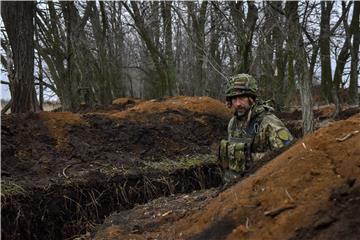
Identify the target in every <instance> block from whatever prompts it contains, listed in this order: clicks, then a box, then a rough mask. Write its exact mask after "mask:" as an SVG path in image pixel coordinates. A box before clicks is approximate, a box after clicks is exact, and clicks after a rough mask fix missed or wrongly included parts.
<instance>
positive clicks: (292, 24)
mask: <svg viewBox="0 0 360 240" xmlns="http://www.w3.org/2000/svg"><path fill="white" fill-rule="evenodd" d="M285 14H286V17H287V19H288V24H289V29H288V34H289V35H291V36H290V38H289V40H290V41H289V45H290V47H292V51H293V52H292V54H293V56H294V58H295V62H296V65H295V66H296V68H295V70H296V74H297V76H298V80H299V83H300V98H301V110H302V120H303V133H304V134H307V133H311V132H313V129H314V114H313V102H312V95H311V83H312V72H311V71H310V70H309V67H308V65H307V57H306V51H305V48H304V42H303V39H302V30H301V26H300V23H299V15H298V2H297V1H294V2H293V1H291V2H286V7H285Z"/></svg>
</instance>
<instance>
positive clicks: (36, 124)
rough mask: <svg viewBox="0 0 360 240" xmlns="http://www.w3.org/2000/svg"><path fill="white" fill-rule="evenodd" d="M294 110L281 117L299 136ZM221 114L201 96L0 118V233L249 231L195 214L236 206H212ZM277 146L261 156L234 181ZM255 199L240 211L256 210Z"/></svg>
mask: <svg viewBox="0 0 360 240" xmlns="http://www.w3.org/2000/svg"><path fill="white" fill-rule="evenodd" d="M356 111H357V110H356ZM323 113H324V114H325V111H324V112H323ZM323 113H320V114H323ZM353 113H354V111H353V110H352V111H350V112H349V113H347V114H348V115H352V114H353ZM326 114H327V113H326ZM298 115H299V114H298V113H296V112H295V113H294V114H293V115H291V114H288V115H286V116H285V115H284V116H285V119H284V122H285V123H286V125H287V126H288V127H289V128H290V130H291V131H292V132H293V133H294V135H295V136H296V137H297V138H301V122H300V121H299V120H298V119H297V117H298ZM231 116H232V113H231V112H230V111H229V110H228V109H227V108H226V107H225V105H224V104H223V103H221V102H219V101H217V100H214V99H211V98H207V97H198V98H196V97H174V98H164V99H158V100H152V101H142V100H137V99H128V98H123V99H117V100H115V101H114V102H113V104H112V105H109V106H97V107H95V108H91V109H90V108H86V107H84V108H83V109H82V110H81V111H80V112H79V113H70V112H42V113H31V114H18V115H15V114H12V115H8V116H7V115H5V116H2V120H1V121H2V122H1V125H2V126H1V137H2V143H1V145H2V146H1V147H2V149H1V157H2V165H1V168H2V170H1V176H2V185H1V203H2V207H1V210H2V219H1V221H2V230H1V231H2V238H4V239H66V238H70V239H72V238H75V237H76V236H81V238H92V237H95V238H96V239H107V238H108V239H128V238H134V239H147V238H160V239H178V238H180V239H221V238H225V237H227V236H231V234H233V231H234V228H237V227H239V224H240V225H242V226H245V230H247V229H248V228H251V226H252V225H253V221H254V220H253V219H250V217H249V216H250V215H249V216H248V215H246V214H245V215H242V216H247V217H240V218H234V216H232V215H231V214H230V215H229V214H225V215H224V214H219V216H216V217H215V216H213V215H211V214H210V215H208V216H207V217H205V219H207V220H209V221H208V222H209V225H206V226H205V225H203V223H204V220H201V219H202V217H200V215H199V214H200V212H202V211H204V209H207V208H209V205H210V206H212V207H210V208H212V210H213V211H215V212H216V211H218V210H216V209H219V206H223V207H224V208H225V207H226V208H230V209H232V211H234V212H236V211H237V210H236V209H237V207H236V206H230V205H229V206H228V205H226V203H225V202H222V203H220V204H219V206H218V205H213V204H214V203H213V201H215V202H216V201H218V200H217V199H218V198H219V197H220V198H223V197H222V196H224V194H225V195H226V194H228V191H230V190H229V189H227V188H230V187H231V186H230V185H228V186H227V188H224V187H221V186H222V182H221V171H220V169H219V167H218V165H217V164H216V154H217V146H218V142H219V141H220V139H222V138H225V137H226V128H227V122H228V120H229V119H230V117H231ZM324 116H325V115H324ZM339 116H340V115H339ZM346 116H347V115H346ZM329 124H330V125H331V124H332V123H331V122H330V123H329ZM284 150H286V149H281V150H279V151H276V152H273V153H269V155H267V156H266V157H265V158H264V159H262V161H260V162H258V164H256V165H254V166H253V167H252V168H251V169H249V171H248V172H247V173H246V174H245V175H244V177H243V179H242V180H241V182H246V181H248V179H249V178H253V177H254V175H258V172H259V171H261V170H262V169H263V167H262V166H263V165H264V164H266V166H267V164H270V163H271V162H270V163H268V162H269V161H270V160H272V159H273V158H274V157H275V156H277V155H278V154H280V153H281V152H282V151H284ZM290 150H291V149H289V151H290ZM282 155H283V154H282ZM295 155H296V154H293V156H295ZM260 176H261V175H260ZM285 181H287V180H285ZM236 186H237V185H235V186H233V187H231V188H230V189H233V188H236ZM209 188H210V189H209ZM245 189H246V188H245ZM177 194H182V195H177ZM153 199H156V200H153ZM152 200H153V201H152ZM149 201H150V202H149ZM269 201H270V200H269ZM259 202H260V201H255V202H254V203H253V202H251V203H250V204H247V205H246V206H250V207H249V209H248V211H250V210H251V211H252V210H254V209H259V208H263V205H262V204H259ZM144 203H146V204H145V205H141V204H144ZM245 208H246V207H245ZM319 209H320V208H319ZM235 210H236V211H235ZM124 211H125V212H124ZM289 211H292V210H289ZM116 212H118V213H116ZM246 213H248V214H250V212H246ZM110 214H111V217H109V218H106V219H105V224H104V225H101V224H102V223H103V222H104V218H105V217H106V216H109V215H110ZM319 214H320V215H321V213H319ZM195 215H196V216H195ZM320 215H319V216H320ZM141 216H142V217H141ZM215 218H216V220H215ZM194 219H195V220H194ZM194 221H195V222H194ZM199 221H200V222H199ZM202 222H203V223H202ZM205 222H206V221H205ZM186 223H188V224H190V226H189V225H186ZM198 223H199V224H198ZM334 224H336V222H335V223H334ZM125 225H126V226H125ZM302 227H303V229H307V228H310V222H309V225H304V226H302ZM187 228H189V229H190V230H189V231H184V230H183V229H187ZM242 228H244V227H242ZM191 229H193V230H191ZM201 229H202V230H201ZM299 229H300V228H299ZM304 231H307V230H303V231H301V230H299V231H298V232H296V234H297V235H294V236H295V237H301V236H303V232H304ZM90 233H91V234H90ZM179 234H180V235H179ZM244 236H245V235H244ZM246 236H247V235H246Z"/></svg>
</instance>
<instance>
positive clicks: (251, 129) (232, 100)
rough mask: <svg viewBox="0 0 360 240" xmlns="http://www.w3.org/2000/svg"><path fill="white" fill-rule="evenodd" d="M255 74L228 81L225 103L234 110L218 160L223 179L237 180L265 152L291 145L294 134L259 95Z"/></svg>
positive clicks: (237, 76) (239, 75)
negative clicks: (221, 168) (222, 171)
mask: <svg viewBox="0 0 360 240" xmlns="http://www.w3.org/2000/svg"><path fill="white" fill-rule="evenodd" d="M257 90H258V88H257V84H256V80H255V79H254V77H253V76H251V75H248V74H238V75H235V76H233V77H230V79H229V80H228V82H227V86H226V102H227V104H228V106H229V107H232V108H233V109H234V110H235V112H234V116H233V117H232V118H231V120H230V122H229V125H228V139H227V140H222V141H221V142H220V149H219V160H220V162H221V165H222V167H223V169H224V181H225V182H230V181H234V180H236V179H237V178H238V177H240V176H242V174H243V173H244V172H245V171H246V170H247V168H248V167H249V166H250V165H251V163H253V162H254V161H258V160H259V159H261V158H262V157H263V156H264V155H265V153H266V152H268V151H271V150H273V149H277V148H281V147H284V146H287V145H289V144H290V143H291V142H292V141H293V139H294V138H293V136H292V135H291V133H290V132H289V130H288V129H287V128H286V127H285V125H284V124H283V122H282V121H281V120H280V119H279V118H277V117H276V116H275V115H274V114H273V113H272V112H273V108H272V107H270V106H268V105H267V104H266V102H264V101H262V100H260V99H258V98H257Z"/></svg>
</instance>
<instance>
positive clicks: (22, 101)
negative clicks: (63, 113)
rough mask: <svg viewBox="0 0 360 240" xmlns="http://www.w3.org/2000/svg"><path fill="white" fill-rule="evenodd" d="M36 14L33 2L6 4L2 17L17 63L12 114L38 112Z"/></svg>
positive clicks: (2, 8)
mask: <svg viewBox="0 0 360 240" xmlns="http://www.w3.org/2000/svg"><path fill="white" fill-rule="evenodd" d="M34 12H35V4H34V2H33V1H29V2H25V1H24V2H20V1H19V2H7V1H5V2H2V6H1V17H2V19H3V21H4V25H5V28H6V32H7V34H8V37H9V42H10V46H11V49H12V53H13V54H12V55H13V60H14V70H15V76H14V81H13V86H12V93H11V94H12V96H11V97H12V104H11V112H12V113H25V112H32V111H36V110H37V101H36V94H35V88H34Z"/></svg>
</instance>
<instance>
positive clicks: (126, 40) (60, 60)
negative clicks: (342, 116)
mask: <svg viewBox="0 0 360 240" xmlns="http://www.w3.org/2000/svg"><path fill="white" fill-rule="evenodd" d="M1 4H2V9H1V17H2V20H3V23H4V25H5V31H4V29H3V30H2V38H1V41H2V46H3V49H4V51H3V52H2V56H1V62H2V64H3V67H4V68H5V69H6V70H7V74H8V79H9V82H8V84H9V87H10V92H11V97H12V103H11V106H10V107H11V111H12V112H24V111H35V110H37V109H38V108H39V106H40V108H41V104H42V102H43V91H44V89H45V88H48V89H51V91H53V92H54V93H55V94H56V95H57V96H58V97H59V99H60V101H61V103H62V106H63V109H64V110H76V109H78V108H79V107H80V106H81V105H82V104H88V105H92V104H109V103H111V101H112V100H113V99H114V98H117V97H121V96H133V97H141V98H156V97H163V96H172V95H196V96H202V95H207V96H212V97H215V98H222V97H223V88H224V83H225V81H226V78H227V77H228V76H229V75H231V74H236V73H250V74H253V75H254V76H256V78H257V79H258V81H259V85H260V90H261V93H262V96H264V98H273V99H274V100H275V101H276V103H277V104H278V106H281V107H287V106H290V105H291V104H292V101H293V99H294V95H295V94H296V91H297V89H298V90H299V91H300V96H301V103H302V105H303V114H304V116H303V117H304V118H310V119H311V118H312V116H311V114H312V113H310V112H312V111H310V110H311V107H312V104H313V103H312V101H313V100H312V94H311V89H312V87H313V86H314V85H320V86H321V96H322V98H323V100H324V101H325V102H334V103H336V104H337V105H339V104H340V103H341V102H344V101H346V102H348V103H351V104H358V103H359V99H358V78H359V41H360V40H359V39H360V32H359V25H360V23H359V14H360V2H359V1H341V2H340V1H301V2H297V1H263V2H253V1H246V2H243V1H237V2H235V1H226V2H225V1H224V2H218V1H216V2H215V1H214V2H212V1H186V2H178V1H173V2H171V1H161V2H157V1H143V2H138V1H136V2H129V1H124V2H118V1H111V2H110V1H109V2H106V1H99V2H94V1H89V2H86V1H76V2H74V1H60V2H53V1H45V2H42V1H37V2H19V1H17V2H6V1H5V2H2V3H1ZM34 69H35V71H34ZM317 73H318V74H317ZM3 83H4V82H3ZM35 88H36V89H37V91H36V90H35ZM345 88H348V89H347V91H348V95H347V96H346V97H345V98H339V92H340V91H342V90H343V89H345ZM310 125H311V124H310ZM305 128H309V129H311V126H307V127H305Z"/></svg>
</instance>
